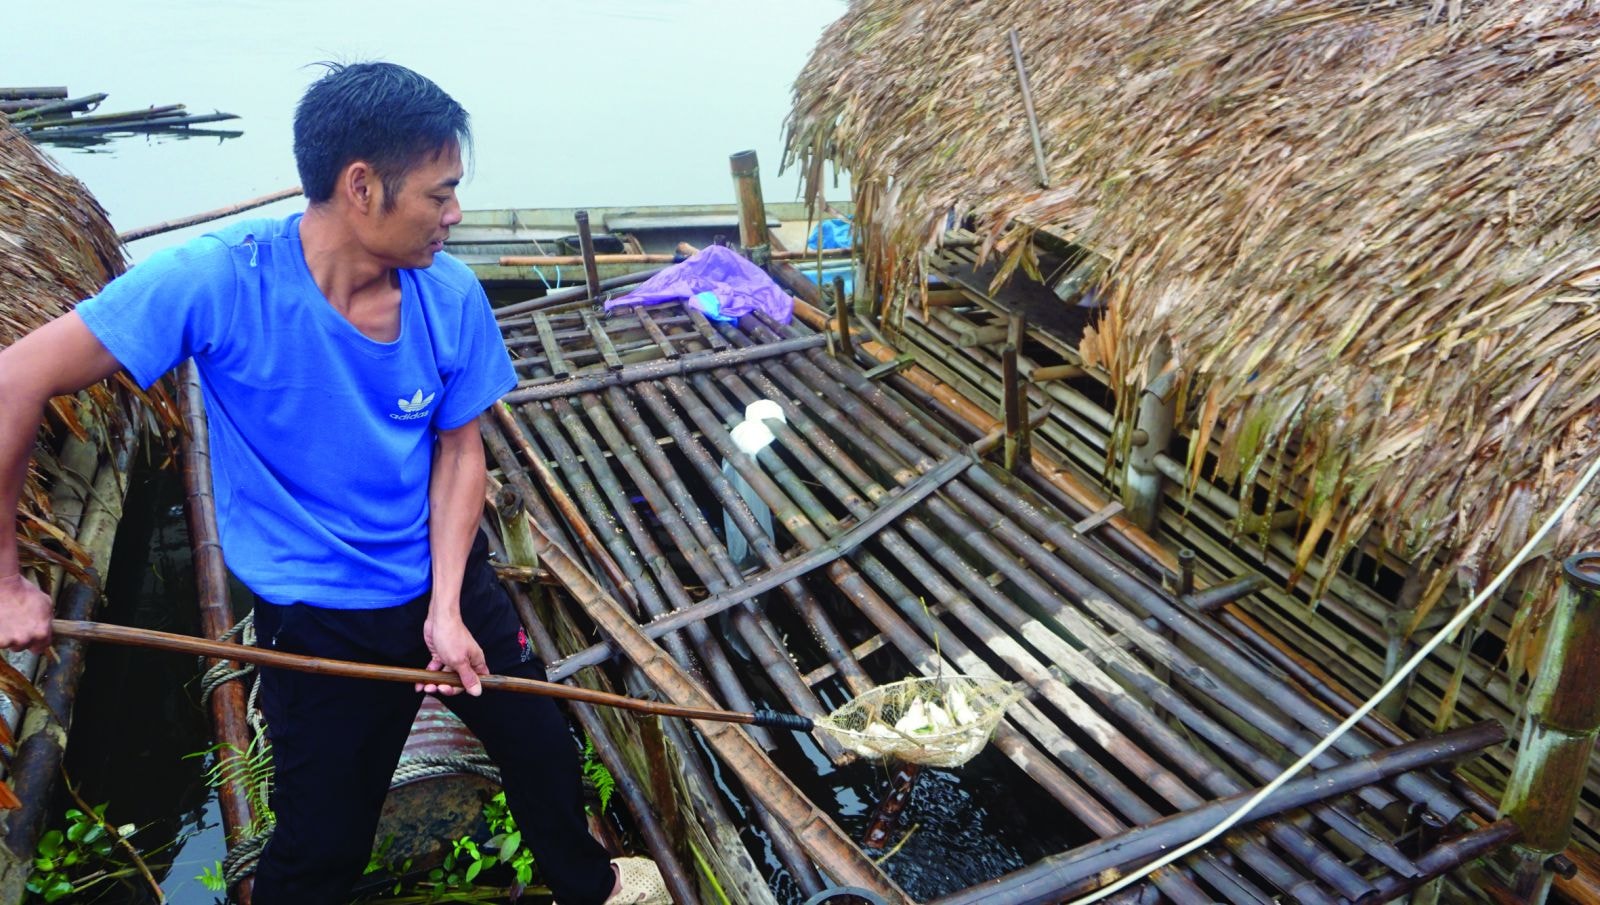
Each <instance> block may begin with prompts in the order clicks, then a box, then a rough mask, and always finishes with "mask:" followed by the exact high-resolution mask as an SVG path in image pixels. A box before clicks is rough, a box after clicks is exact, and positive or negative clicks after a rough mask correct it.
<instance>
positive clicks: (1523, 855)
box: [1500, 553, 1600, 905]
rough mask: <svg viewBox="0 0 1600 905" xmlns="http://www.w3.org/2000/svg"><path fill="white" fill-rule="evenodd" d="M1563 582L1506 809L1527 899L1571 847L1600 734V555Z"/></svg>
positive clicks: (1569, 564) (1542, 894)
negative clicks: (1518, 832) (1517, 837)
mask: <svg viewBox="0 0 1600 905" xmlns="http://www.w3.org/2000/svg"><path fill="white" fill-rule="evenodd" d="M1563 572H1564V573H1565V579H1566V581H1565V586H1564V587H1563V589H1562V593H1561V594H1560V596H1559V598H1558V600H1557V603H1556V608H1555V612H1553V613H1552V614H1551V616H1550V621H1549V624H1548V625H1547V627H1546V628H1545V632H1546V633H1547V634H1546V638H1547V639H1548V640H1547V641H1546V642H1545V645H1544V652H1543V654H1542V656H1541V657H1540V660H1539V669H1538V672H1537V673H1536V675H1537V678H1536V679H1535V680H1534V683H1533V689H1532V691H1531V692H1530V693H1529V695H1528V719H1527V722H1526V723H1525V724H1524V727H1523V732H1522V738H1521V740H1520V743H1519V744H1518V746H1517V760H1516V767H1515V770H1514V771H1513V773H1512V776H1511V781H1510V782H1509V783H1508V784H1507V785H1506V791H1505V796H1504V798H1502V799H1501V803H1500V811H1501V813H1502V814H1503V815H1504V816H1505V817H1508V818H1510V819H1511V820H1513V821H1515V822H1516V824H1517V826H1519V827H1520V828H1521V829H1522V837H1523V838H1522V841H1521V842H1520V843H1518V844H1517V846H1516V848H1515V853H1516V867H1515V870H1514V872H1513V875H1512V880H1511V888H1512V889H1513V890H1514V891H1515V892H1516V893H1517V894H1518V895H1520V896H1522V897H1523V899H1524V901H1526V902H1527V903H1528V905H1543V903H1544V901H1545V898H1546V897H1547V896H1548V895H1549V892H1550V881H1551V875H1550V872H1549V871H1548V870H1547V869H1546V862H1548V861H1549V860H1550V859H1551V858H1552V857H1554V856H1555V855H1557V854H1559V853H1560V852H1561V851H1562V850H1563V849H1565V848H1566V847H1567V843H1568V841H1569V840H1570V839H1571V836H1572V815H1573V813H1574V811H1575V810H1576V809H1577V803H1578V795H1579V794H1580V792H1581V791H1582V789H1583V782H1584V777H1585V776H1586V775H1587V774H1588V769H1589V756H1590V754H1591V753H1592V752H1593V751H1594V742H1595V736H1596V735H1597V734H1600V695H1596V694H1595V693H1594V688H1593V686H1592V685H1591V684H1590V683H1591V682H1592V681H1593V679H1594V676H1595V674H1596V673H1597V672H1600V553H1579V554H1576V555H1574V556H1570V557H1568V558H1567V560H1566V562H1565V563H1564V564H1563Z"/></svg>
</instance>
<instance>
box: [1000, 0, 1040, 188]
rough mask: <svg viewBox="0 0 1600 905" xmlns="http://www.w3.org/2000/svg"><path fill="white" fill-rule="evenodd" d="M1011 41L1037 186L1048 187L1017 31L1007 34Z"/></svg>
mask: <svg viewBox="0 0 1600 905" xmlns="http://www.w3.org/2000/svg"><path fill="white" fill-rule="evenodd" d="M1007 37H1009V38H1010V39H1011V63H1012V65H1013V66H1015V67H1016V69H1017V82H1018V83H1019V84H1020V85H1021V86H1022V109H1023V112H1025V113H1027V115H1028V136H1029V137H1030V138H1031V139H1032V140H1033V162H1034V164H1035V165H1037V166H1038V167H1039V185H1040V186H1042V187H1043V188H1049V187H1050V171H1049V169H1048V168H1047V167H1046V166H1045V161H1044V143H1043V142H1042V141H1040V139H1039V117H1038V116H1037V115H1036V114H1035V113H1034V112H1033V88H1032V87H1031V86H1030V85H1029V84H1028V67H1027V66H1025V65H1023V63H1022V42H1021V41H1019V40H1018V39H1017V30H1016V29H1015V28H1013V29H1011V31H1010V32H1008V33H1007Z"/></svg>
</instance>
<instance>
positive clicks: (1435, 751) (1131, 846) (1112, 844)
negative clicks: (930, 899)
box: [934, 720, 1506, 905]
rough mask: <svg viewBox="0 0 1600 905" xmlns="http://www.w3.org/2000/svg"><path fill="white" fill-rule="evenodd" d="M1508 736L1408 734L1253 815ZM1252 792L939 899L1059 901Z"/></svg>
mask: <svg viewBox="0 0 1600 905" xmlns="http://www.w3.org/2000/svg"><path fill="white" fill-rule="evenodd" d="M1505 740H1506V732H1505V728H1504V727H1503V726H1501V725H1500V724H1499V723H1497V722H1495V721H1493V720H1489V721H1485V722H1482V723H1478V724H1476V725H1473V726H1467V727H1465V728H1462V729H1457V730H1456V731H1454V732H1450V733H1447V734H1445V735H1441V736H1437V737H1434V738H1427V739H1419V740H1417V741H1414V742H1408V743H1407V744H1404V745H1400V746H1398V747H1395V748H1390V749H1388V750H1386V751H1380V752H1378V753H1376V754H1372V755H1369V756H1367V757H1363V758H1360V759H1358V760H1351V761H1347V762H1345V763H1343V764H1340V765H1339V766H1337V767H1333V768H1331V769H1328V770H1324V771H1322V772H1321V773H1318V774H1316V775H1314V776H1306V777H1302V778H1300V779H1296V780H1293V781H1292V782H1289V783H1287V784H1285V785H1284V786H1283V787H1282V788H1280V789H1279V790H1278V791H1277V792H1274V793H1273V794H1272V795H1270V796H1268V797H1267V798H1266V799H1265V800H1264V801H1262V802H1261V803H1260V804H1259V805H1257V806H1256V808H1255V809H1254V810H1253V811H1251V817H1252V818H1254V819H1260V818H1263V817H1269V816H1272V815H1274V814H1281V813H1283V812H1284V811H1288V810H1292V809H1294V808H1299V807H1304V806H1306V805H1308V804H1311V803H1312V802H1316V801H1323V800H1326V799H1328V798H1331V797H1334V796H1337V795H1341V794H1344V793H1346V792H1349V791H1350V790H1352V789H1355V788H1359V787H1360V786H1364V785H1369V784H1371V783H1374V782H1378V781H1380V780H1382V779H1386V778H1388V777H1391V776H1395V775H1398V774H1401V773H1405V772H1408V771H1411V770H1416V769H1418V768H1420V767H1425V766H1427V765H1429V764H1435V763H1440V762H1442V761H1446V760H1449V759H1452V758H1455V757H1459V756H1461V755H1463V754H1469V753H1471V752H1473V751H1481V750H1483V749H1484V748H1487V747H1490V746H1491V745H1497V744H1500V743H1501V742H1504V741H1505ZM1254 794H1255V791H1254V790H1251V791H1248V792H1240V793H1239V794H1237V795H1231V796H1229V797H1227V798H1222V799H1218V800H1216V801H1213V802H1211V803H1209V804H1206V805H1203V806H1201V807H1198V808H1194V809H1192V810H1189V811H1185V812H1184V813H1182V814H1174V815H1173V816H1171V817H1167V818H1165V819H1162V820H1158V821H1156V822H1154V823H1151V824H1148V825H1146V826H1142V827H1139V828H1138V829H1134V830H1129V831H1128V832H1125V833H1121V834H1119V835H1116V836H1112V837H1109V838H1105V839H1099V840H1096V841H1094V842H1091V843H1088V844H1087V845H1081V846H1079V847H1077V848H1075V849H1072V850H1070V851H1066V852H1061V853H1059V854H1055V855H1051V856H1049V857H1047V858H1045V859H1043V860H1041V861H1038V862H1035V863H1034V864H1031V865H1029V866H1028V867H1025V868H1023V869H1022V870H1019V871H1014V872H1013V873H1010V874H1007V875H1006V876H1004V877H1000V878H998V879H996V880H991V881H989V882H988V883H984V884H980V885H978V886H974V887H971V888H969V889H966V890H963V891H961V892H959V893H956V894H954V895H951V896H946V897H945V898H943V899H939V900H937V902H935V903H934V905H979V903H990V902H993V903H1001V902H1014V901H1018V900H1019V898H1021V897H1024V896H1026V897H1027V898H1028V900H1029V901H1034V900H1041V901H1042V900H1052V901H1053V900H1058V899H1068V898H1072V897H1074V896H1078V895H1081V894H1083V893H1086V892H1089V891H1090V890H1092V889H1094V888H1096V887H1097V886H1100V885H1102V878H1103V877H1104V876H1106V875H1110V876H1113V877H1116V876H1121V875H1122V874H1124V873H1126V872H1128V871H1131V870H1137V865H1138V864H1140V863H1142V862H1145V861H1148V860H1149V859H1150V858H1152V857H1154V856H1156V855H1158V854H1160V853H1162V852H1164V851H1167V850H1170V849H1172V848H1174V847H1176V846H1178V845H1182V844H1183V843H1184V842H1186V841H1188V840H1189V839H1193V838H1195V837H1197V836H1199V835H1200V834H1201V833H1203V832H1204V831H1206V830H1207V829H1210V828H1211V826H1213V825H1214V824H1216V823H1217V822H1219V821H1221V820H1222V819H1223V818H1224V817H1226V816H1227V815H1228V814H1229V813H1230V812H1232V811H1233V810H1234V809H1235V808H1237V807H1238V806H1239V805H1240V804H1242V803H1244V802H1245V801H1247V800H1249V798H1250V797H1251V796H1253V795H1254ZM1035 897H1037V898H1035ZM1375 901H1379V900H1375Z"/></svg>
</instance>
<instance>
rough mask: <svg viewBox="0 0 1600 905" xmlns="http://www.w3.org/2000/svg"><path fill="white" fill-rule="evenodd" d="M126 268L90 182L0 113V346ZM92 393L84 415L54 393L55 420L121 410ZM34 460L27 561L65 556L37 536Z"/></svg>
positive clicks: (21, 522) (76, 426) (38, 484)
mask: <svg viewBox="0 0 1600 905" xmlns="http://www.w3.org/2000/svg"><path fill="white" fill-rule="evenodd" d="M123 267H124V261H123V254H122V243H121V242H119V241H118V240H117V232H116V230H114V229H112V228H111V223H110V221H109V220H107V218H106V213H105V211H104V210H102V209H101V208H100V205H99V204H98V203H97V202H96V201H95V200H94V197H93V196H92V195H90V194H89V191H88V189H85V188H84V187H83V184H82V183H80V182H78V180H76V179H74V178H72V177H71V176H68V175H66V174H65V173H63V172H61V170H59V169H58V168H56V166H55V165H54V164H53V163H52V162H51V161H50V159H49V158H48V157H46V156H45V155H44V154H42V153H41V152H40V151H39V150H38V149H37V148H35V147H34V146H33V143H32V142H30V141H28V140H27V139H26V138H24V137H23V136H22V135H20V134H19V133H18V132H16V131H15V130H14V129H12V128H11V127H10V126H9V125H7V124H6V123H5V119H4V117H0V347H3V346H7V345H10V344H11V343H13V342H16V341H17V339H19V338H20V337H21V336H23V335H24V334H26V333H27V332H28V331H30V330H32V329H33V328H35V327H38V326H39V325H41V324H43V323H45V322H46V321H49V320H51V319H52V318H55V317H57V316H58V315H61V314H63V313H65V312H67V311H70V310H72V307H73V306H74V305H75V304H76V303H77V302H78V301H79V300H80V299H84V298H87V297H88V296H91V295H93V294H95V293H96V292H98V291H99V290H100V287H101V286H103V285H105V283H106V281H107V280H109V279H111V278H112V277H113V276H116V275H117V274H118V273H121V272H122V270H123ZM89 398H90V405H91V408H92V411H86V412H84V413H82V414H80V412H79V411H78V409H77V406H76V404H75V403H74V402H73V401H72V400H69V399H58V400H56V401H55V404H54V406H53V408H54V414H55V417H54V418H53V419H52V420H53V422H55V423H56V424H57V425H59V426H62V427H65V428H66V429H67V430H71V431H73V432H74V433H79V434H80V435H81V434H83V433H84V426H83V424H82V422H83V421H84V420H85V418H88V417H94V418H100V419H105V418H117V417H122V416H121V415H120V414H118V412H119V411H121V409H122V406H121V405H120V404H119V402H118V401H117V400H116V399H114V398H113V395H112V394H111V393H110V392H108V391H107V390H106V389H105V388H104V387H98V388H96V389H95V390H94V391H92V392H91V393H90V396H89ZM52 448H53V447H52ZM41 454H44V455H48V454H49V452H48V450H41ZM34 464H35V466H36V467H35V468H34V469H33V470H31V471H30V472H29V475H28V483H27V486H26V487H24V489H23V499H22V510H21V512H20V513H19V514H18V527H19V529H20V531H21V536H22V538H23V541H24V546H23V565H24V566H25V567H26V566H29V565H32V564H37V563H38V562H39V561H40V560H52V561H57V562H61V561H62V560H61V558H60V557H59V556H58V555H56V554H54V553H53V552H52V551H51V550H50V549H48V547H47V546H46V545H41V544H39V543H38V541H39V540H40V539H41V537H42V536H44V535H45V534H48V533H49V532H48V530H47V529H46V528H45V527H44V521H45V520H48V518H49V511H50V507H49V498H48V496H47V493H46V489H45V482H44V481H43V479H42V478H41V475H40V473H39V469H38V468H37V466H38V465H39V464H40V463H39V461H38V459H37V458H36V459H35V462H34Z"/></svg>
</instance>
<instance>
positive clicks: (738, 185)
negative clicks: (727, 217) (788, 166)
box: [728, 151, 772, 269]
mask: <svg viewBox="0 0 1600 905" xmlns="http://www.w3.org/2000/svg"><path fill="white" fill-rule="evenodd" d="M728 166H729V169H731V170H732V172H733V186H734V191H735V193H736V194H737V195H738V198H739V245H740V246H741V248H740V250H741V251H743V252H744V256H745V257H747V258H749V259H750V262H751V263H752V264H754V265H756V266H757V267H760V268H762V269H766V267H767V265H768V264H769V263H771V261H772V238H771V236H770V235H769V234H768V233H767V208H766V205H765V204H764V203H762V200H761V167H760V165H759V164H758V163H757V161H756V152H754V151H740V152H738V153H737V154H731V155H729V156H728Z"/></svg>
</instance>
